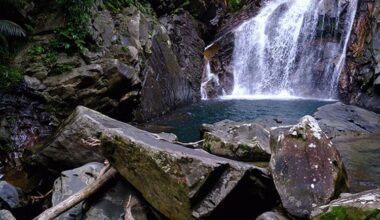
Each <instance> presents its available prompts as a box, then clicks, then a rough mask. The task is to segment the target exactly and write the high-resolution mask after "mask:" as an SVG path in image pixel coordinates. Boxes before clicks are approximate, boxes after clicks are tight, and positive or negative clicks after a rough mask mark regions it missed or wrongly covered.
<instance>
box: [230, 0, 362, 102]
mask: <svg viewBox="0 0 380 220" xmlns="http://www.w3.org/2000/svg"><path fill="white" fill-rule="evenodd" d="M356 9H357V0H272V1H268V2H266V3H265V5H264V6H263V8H262V9H261V10H260V11H259V13H258V14H257V16H255V17H253V18H251V19H250V20H248V21H246V22H244V23H243V24H242V25H240V26H239V27H238V28H236V30H235V32H234V34H235V42H234V52H233V56H232V65H233V66H232V67H233V74H234V89H233V92H232V96H237V97H239V96H256V95H258V96H262V95H271V96H273V95H283V94H286V95H290V96H298V97H307V98H327V99H330V98H335V97H336V95H337V87H338V79H339V75H340V72H341V71H342V68H343V66H344V61H345V55H346V51H347V44H348V41H349V37H350V33H351V30H352V26H353V22H354V18H355V13H356Z"/></svg>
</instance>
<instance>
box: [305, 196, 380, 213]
mask: <svg viewBox="0 0 380 220" xmlns="http://www.w3.org/2000/svg"><path fill="white" fill-rule="evenodd" d="M312 219H314V220H320V219H380V189H375V190H369V191H364V192H361V193H358V194H353V195H348V196H344V197H343V198H339V199H336V200H333V201H331V202H330V203H329V204H328V205H324V206H320V207H317V208H315V209H314V210H313V212H312Z"/></svg>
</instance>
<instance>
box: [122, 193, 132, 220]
mask: <svg viewBox="0 0 380 220" xmlns="http://www.w3.org/2000/svg"><path fill="white" fill-rule="evenodd" d="M131 199H132V195H130V196H129V199H128V202H127V204H126V205H125V208H124V220H135V218H134V217H133V215H132V210H131V209H132V205H131Z"/></svg>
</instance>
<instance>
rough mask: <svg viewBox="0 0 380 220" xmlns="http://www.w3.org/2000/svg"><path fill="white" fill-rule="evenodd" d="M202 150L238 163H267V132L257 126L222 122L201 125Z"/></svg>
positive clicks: (268, 155)
mask: <svg viewBox="0 0 380 220" xmlns="http://www.w3.org/2000/svg"><path fill="white" fill-rule="evenodd" d="M202 136H203V139H204V142H203V144H202V148H203V149H205V150H207V151H209V152H210V153H212V154H216V155H219V156H222V157H228V158H231V159H235V160H240V161H269V159H270V153H271V152H270V146H269V131H267V130H266V129H265V128H263V127H262V126H260V125H258V124H254V123H239V122H234V121H230V120H223V121H220V122H217V123H215V124H203V125H202Z"/></svg>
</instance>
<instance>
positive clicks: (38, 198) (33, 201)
mask: <svg viewBox="0 0 380 220" xmlns="http://www.w3.org/2000/svg"><path fill="white" fill-rule="evenodd" d="M52 192H53V189H51V190H49V192H47V193H46V194H45V195H42V194H41V193H40V195H39V196H31V197H30V198H31V199H32V203H35V202H38V201H39V200H41V199H44V198H46V197H48V196H49V195H50V194H51V193H52Z"/></svg>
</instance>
